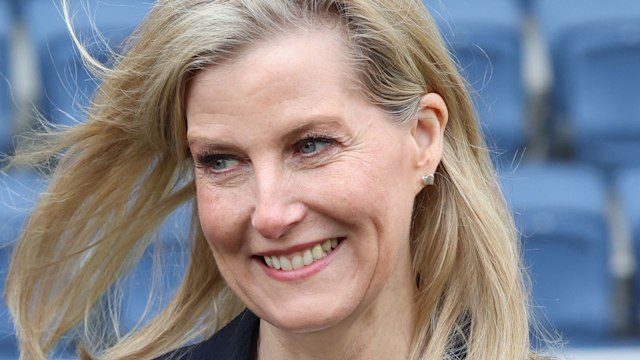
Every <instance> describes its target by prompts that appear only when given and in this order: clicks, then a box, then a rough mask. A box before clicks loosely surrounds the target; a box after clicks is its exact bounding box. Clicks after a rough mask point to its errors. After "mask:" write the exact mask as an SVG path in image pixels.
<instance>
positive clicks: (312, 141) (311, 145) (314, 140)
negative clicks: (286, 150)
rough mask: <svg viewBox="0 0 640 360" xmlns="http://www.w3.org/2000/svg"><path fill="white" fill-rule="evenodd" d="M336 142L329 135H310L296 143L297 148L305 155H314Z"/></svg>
mask: <svg viewBox="0 0 640 360" xmlns="http://www.w3.org/2000/svg"><path fill="white" fill-rule="evenodd" d="M334 143H335V141H334V140H333V139H329V138H327V137H320V136H318V137H316V136H314V137H308V138H305V139H303V140H301V141H299V142H298V143H296V150H297V151H298V152H300V153H301V154H303V155H313V154H315V153H317V152H320V151H322V150H323V149H324V148H326V147H328V146H330V145H333V144H334Z"/></svg>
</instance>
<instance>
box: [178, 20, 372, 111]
mask: <svg viewBox="0 0 640 360" xmlns="http://www.w3.org/2000/svg"><path fill="white" fill-rule="evenodd" d="M348 49H349V47H348V46H347V45H346V37H345V35H344V34H343V32H342V31H340V30H339V29H338V28H327V27H319V28H316V29H302V30H296V31H293V32H290V33H287V34H281V35H278V36H276V37H273V38H271V39H267V40H265V41H262V42H260V43H257V44H255V45H253V46H251V47H249V48H248V49H246V50H245V51H244V52H243V53H241V54H240V55H239V56H237V57H236V58H235V59H234V60H233V61H228V62H226V63H224V64H222V65H218V66H214V67H211V68H208V69H206V70H203V71H201V72H200V73H198V74H197V75H196V76H195V77H194V78H193V79H192V81H191V82H190V84H189V91H188V95H187V118H188V119H189V120H190V122H191V120H193V119H194V117H198V116H199V115H201V114H205V113H206V114H210V115H224V114H229V113H234V114H240V113H242V112H243V111H254V110H256V109H257V108H264V107H269V108H272V107H273V106H274V105H276V104H280V105H283V106H282V107H281V108H286V109H289V110H291V111H302V110H304V108H309V107H311V108H313V107H314V105H313V104H317V105H319V104H321V103H327V102H328V103H335V102H340V100H341V98H344V97H349V96H359V95H358V93H359V91H358V90H357V89H356V88H357V87H356V86H355V84H356V81H354V78H355V72H354V71H353V68H352V65H351V64H350V56H349V52H348ZM334 105H335V104H334ZM263 110H264V109H263Z"/></svg>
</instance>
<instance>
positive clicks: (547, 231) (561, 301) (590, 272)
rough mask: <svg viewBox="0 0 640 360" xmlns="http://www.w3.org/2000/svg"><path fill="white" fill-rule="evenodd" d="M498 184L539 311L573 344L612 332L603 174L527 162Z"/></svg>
mask: <svg viewBox="0 0 640 360" xmlns="http://www.w3.org/2000/svg"><path fill="white" fill-rule="evenodd" d="M502 185H503V191H504V194H505V197H506V199H507V201H508V202H509V205H510V206H511V208H512V210H513V213H514V217H515V220H516V224H517V227H518V230H519V232H520V234H521V241H522V249H523V250H522V251H523V254H524V259H525V265H526V267H527V269H528V270H529V272H530V275H531V278H532V291H533V300H534V306H536V307H539V309H540V311H538V312H539V313H540V314H541V315H542V317H543V318H547V319H548V320H550V322H551V324H552V325H553V326H554V327H555V328H556V329H557V330H559V331H560V332H561V333H562V334H563V335H564V336H565V337H566V338H567V339H568V340H570V341H572V340H575V341H578V340H579V339H582V340H583V341H584V339H602V338H605V337H607V336H608V335H611V332H612V326H613V321H612V319H613V316H612V315H613V297H612V291H613V278H612V275H611V274H610V271H609V233H608V225H607V219H606V214H605V211H606V207H607V202H606V185H605V179H604V176H603V175H602V174H601V173H600V172H599V171H597V170H595V169H594V168H591V167H587V166H580V165H568V164H567V165H559V164H527V165H521V166H520V167H519V168H518V169H517V170H516V171H514V172H511V173H504V174H503V175H502Z"/></svg>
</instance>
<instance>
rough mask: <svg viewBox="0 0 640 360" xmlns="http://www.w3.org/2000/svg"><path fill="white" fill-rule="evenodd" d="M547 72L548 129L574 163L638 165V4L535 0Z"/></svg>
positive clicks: (627, 0) (629, 0)
mask: <svg viewBox="0 0 640 360" xmlns="http://www.w3.org/2000/svg"><path fill="white" fill-rule="evenodd" d="M534 8H535V11H536V16H537V17H538V19H539V22H540V25H541V28H542V31H543V34H544V36H545V38H546V41H547V43H548V45H549V49H550V50H551V55H552V63H553V66H554V86H553V91H554V96H553V98H554V112H555V114H556V115H555V119H554V120H553V122H552V127H551V130H552V131H554V132H555V133H559V134H564V136H565V137H566V139H564V140H565V141H567V140H568V143H569V145H571V148H572V149H573V151H574V155H575V156H576V157H577V158H578V159H579V160H580V161H585V162H590V163H593V164H595V165H598V166H601V167H602V168H603V169H605V170H607V171H611V170H613V169H614V168H616V167H618V166H620V165H632V164H640V159H639V158H638V156H636V154H637V153H638V152H639V151H640V121H638V119H640V102H638V101H637V94H638V93H640V66H638V64H640V2H638V1H636V0H614V1H609V2H602V1H595V0H587V1H585V0H563V1H556V0H539V1H536V2H534Z"/></svg>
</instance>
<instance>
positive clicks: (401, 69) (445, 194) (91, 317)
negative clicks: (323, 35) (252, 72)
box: [6, 0, 536, 360]
mask: <svg viewBox="0 0 640 360" xmlns="http://www.w3.org/2000/svg"><path fill="white" fill-rule="evenodd" d="M65 2H66V1H63V3H65ZM64 5H66V4H64ZM327 20H328V21H330V22H332V23H337V24H339V26H340V27H341V28H343V29H344V32H345V36H346V37H347V38H348V43H349V51H350V54H349V55H350V56H351V60H352V66H353V69H354V70H355V73H356V75H357V80H358V83H359V85H360V88H361V90H362V91H363V93H364V94H365V95H366V96H367V97H368V99H369V100H370V101H371V102H372V103H373V104H376V105H377V106H379V107H380V108H381V109H383V110H384V111H386V112H387V113H388V114H390V115H391V117H392V118H393V119H395V121H397V122H405V121H408V120H409V119H411V118H412V116H414V115H415V113H416V111H417V106H418V101H419V99H420V97H421V96H422V95H423V94H425V93H426V92H436V93H438V94H440V95H441V96H442V97H443V99H444V100H445V102H446V104H447V106H448V112H449V121H448V124H447V126H446V129H445V132H444V137H445V138H444V155H443V159H442V162H441V163H440V165H439V166H438V169H437V175H436V179H437V183H436V185H435V186H432V187H427V188H425V189H424V190H423V191H422V192H421V193H420V194H419V195H418V196H417V197H416V199H415V205H414V215H413V217H414V218H413V222H412V229H411V236H412V238H411V254H412V261H413V269H414V271H415V276H416V285H417V289H418V299H416V301H417V302H418V304H419V307H418V308H419V313H418V314H417V328H416V331H415V332H414V333H415V336H414V339H412V349H411V358H412V359H427V358H428V359H457V358H458V357H457V356H458V355H457V354H460V351H461V349H462V350H463V351H464V353H466V355H467V357H466V358H467V359H479V360H480V359H497V360H499V359H504V360H513V359H527V358H530V359H533V358H536V355H535V354H533V353H531V351H530V345H529V335H528V329H529V320H528V306H527V294H526V291H525V287H524V286H523V284H524V280H523V273H522V271H521V263H520V256H519V249H518V244H517V234H516V232H515V229H514V225H513V222H512V219H511V216H510V213H509V211H508V209H507V207H506V205H505V202H504V200H503V198H502V196H501V193H500V191H499V188H498V185H497V181H496V175H495V172H494V169H493V167H492V165H491V161H490V160H489V157H488V153H487V150H486V146H485V144H484V142H483V139H482V136H481V134H480V132H479V129H478V125H477V121H476V118H475V115H474V110H473V107H472V105H471V101H470V98H469V94H468V92H467V90H466V86H465V82H464V81H463V79H462V78H461V76H460V75H459V73H458V71H457V70H456V67H455V65H454V63H453V62H452V59H451V56H450V55H449V53H448V52H447V49H446V48H445V46H444V45H443V41H442V39H441V38H440V35H439V33H438V29H437V27H436V25H435V24H434V22H433V20H432V19H431V18H430V16H429V14H428V12H427V10H426V9H425V7H424V5H423V4H422V3H421V2H420V1H418V0H207V1H205V0H159V1H158V2H157V3H156V4H155V5H154V6H153V8H152V9H151V11H150V13H149V14H148V15H147V16H146V18H145V19H144V21H143V22H142V23H141V25H140V26H139V27H138V28H137V29H136V31H135V32H134V33H133V35H132V36H131V38H130V39H129V42H128V43H127V46H126V47H125V50H124V52H123V53H122V54H121V55H120V56H117V57H116V58H115V61H114V62H115V65H114V66H113V67H111V68H107V67H105V66H102V65H101V64H100V63H98V62H96V61H95V60H93V59H91V58H90V57H89V56H88V54H87V53H86V52H84V51H82V48H81V53H82V54H83V55H84V56H85V57H86V62H87V63H88V64H89V65H92V66H93V67H94V68H95V70H96V71H97V72H98V73H99V74H100V75H101V76H102V78H103V82H102V84H101V86H100V88H99V90H98V91H97V93H96V95H95V96H94V98H93V100H92V105H91V106H90V108H89V109H88V114H87V120H86V121H85V122H83V123H80V124H79V125H77V126H75V127H73V128H69V129H67V130H65V131H61V132H55V133H48V134H41V135H40V136H39V138H38V141H37V142H36V144H39V145H36V147H31V148H29V149H27V150H26V151H21V152H20V153H19V154H18V155H17V156H16V157H15V159H14V160H15V162H19V163H38V162H42V161H43V160H49V159H51V158H55V163H56V165H55V169H53V173H52V176H51V181H50V188H49V189H48V191H47V192H46V193H45V194H44V195H43V196H42V198H41V200H40V202H39V204H38V205H37V207H36V209H35V210H34V211H33V214H32V216H31V218H30V220H29V221H28V224H27V225H26V228H25V230H24V232H23V234H22V236H21V238H20V239H19V240H18V242H17V244H16V247H15V250H14V253H13V259H12V262H11V267H10V270H9V274H8V278H7V288H6V300H7V303H8V305H9V308H10V310H11V313H12V314H13V316H14V318H15V321H16V329H17V333H18V336H19V339H20V349H21V352H22V354H21V357H22V358H23V359H44V358H45V357H46V355H47V353H49V352H50V351H51V350H52V349H53V347H54V346H55V344H56V343H58V342H59V341H60V340H61V339H63V337H64V336H65V334H67V333H69V332H70V331H72V330H74V329H76V330H77V329H80V331H79V333H80V334H81V335H82V336H83V338H84V340H83V341H82V342H81V344H82V346H81V349H82V351H81V353H82V357H83V358H86V359H109V360H111V359H125V358H136V359H149V358H154V357H156V356H159V355H161V354H164V353H166V352H168V351H170V350H173V349H176V348H178V347H181V346H184V345H185V344H188V343H190V342H194V341H198V340H199V339H202V338H204V337H207V336H210V335H211V334H212V333H213V332H214V331H216V330H217V329H219V328H221V327H222V326H223V325H224V324H226V323H227V322H228V321H230V319H232V318H233V317H234V316H235V315H236V314H238V313H239V312H240V311H241V310H242V309H243V305H242V304H241V303H240V302H239V300H238V299H237V297H235V295H234V294H233V293H232V292H231V291H230V290H229V288H228V287H227V285H226V284H225V281H224V279H223V278H222V276H221V275H220V272H219V271H218V269H217V267H216V263H215V261H214V258H213V256H212V254H211V251H210V250H209V248H208V245H207V243H206V241H205V239H204V236H203V233H202V230H201V229H200V226H199V224H198V222H197V215H195V214H197V212H195V211H194V216H193V218H194V219H195V220H194V222H193V224H192V225H191V240H190V241H191V246H190V248H191V251H190V264H189V266H188V269H187V272H186V275H185V277H184V279H183V282H182V284H181V286H180V288H179V289H178V290H177V293H176V294H175V296H174V298H173V299H172V300H171V302H170V303H169V304H168V305H167V306H166V308H164V310H163V311H162V312H160V313H159V314H158V315H157V316H156V317H155V318H154V319H152V320H151V321H150V322H149V323H147V324H146V325H145V326H144V327H142V328H141V329H137V330H135V331H133V332H131V333H128V334H124V335H122V336H121V335H120V334H119V332H117V331H116V337H115V339H113V338H109V336H106V335H104V332H101V330H100V329H102V327H101V326H102V325H104V324H103V323H106V322H109V323H115V324H117V319H116V318H115V317H116V316H115V315H114V316H113V317H114V318H113V319H102V321H100V317H96V316H95V311H94V310H95V309H96V307H98V306H100V304H102V303H103V302H104V301H103V300H104V298H105V294H108V293H110V289H112V287H113V286H114V284H117V283H118V280H119V279H121V278H122V277H123V276H125V274H126V273H127V272H128V271H129V270H130V269H131V268H132V267H133V266H135V264H136V262H137V261H138V260H139V258H140V256H141V254H142V253H143V251H144V249H145V248H146V247H147V246H148V244H149V243H150V242H151V241H152V238H153V234H154V232H155V231H156V230H157V229H158V227H159V225H160V224H161V223H162V222H163V220H164V219H165V218H166V217H167V216H168V215H169V214H170V213H171V212H172V211H173V210H174V209H176V208H177V207H178V206H180V205H181V204H183V203H187V202H189V201H193V198H194V193H195V187H194V185H193V180H192V178H191V172H192V171H193V169H192V165H191V159H190V153H189V149H188V146H187V144H186V119H185V96H186V92H187V86H188V83H189V80H190V79H191V78H192V77H193V76H194V75H195V74H197V73H198V72H199V71H201V70H202V69H205V68H210V67H215V66H216V65H219V64H222V63H225V62H229V61H233V60H234V58H237V57H238V56H239V55H240V54H242V53H243V51H246V49H247V48H248V47H249V46H251V45H252V44H255V43H257V42H260V41H263V40H265V39H268V38H269V37H271V36H274V35H277V34H281V33H283V32H290V31H296V29H301V28H308V27H312V26H325V25H326V24H327V23H328V21H327ZM323 24H324V25H323ZM74 38H75V37H74ZM76 41H77V43H78V46H80V43H79V41H78V40H77V38H76ZM194 207H195V205H194ZM194 210H195V209H194ZM110 304H111V303H110ZM111 305H112V306H115V305H114V304H111ZM114 314H117V312H114ZM96 334H97V335H96ZM101 334H102V335H101Z"/></svg>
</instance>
